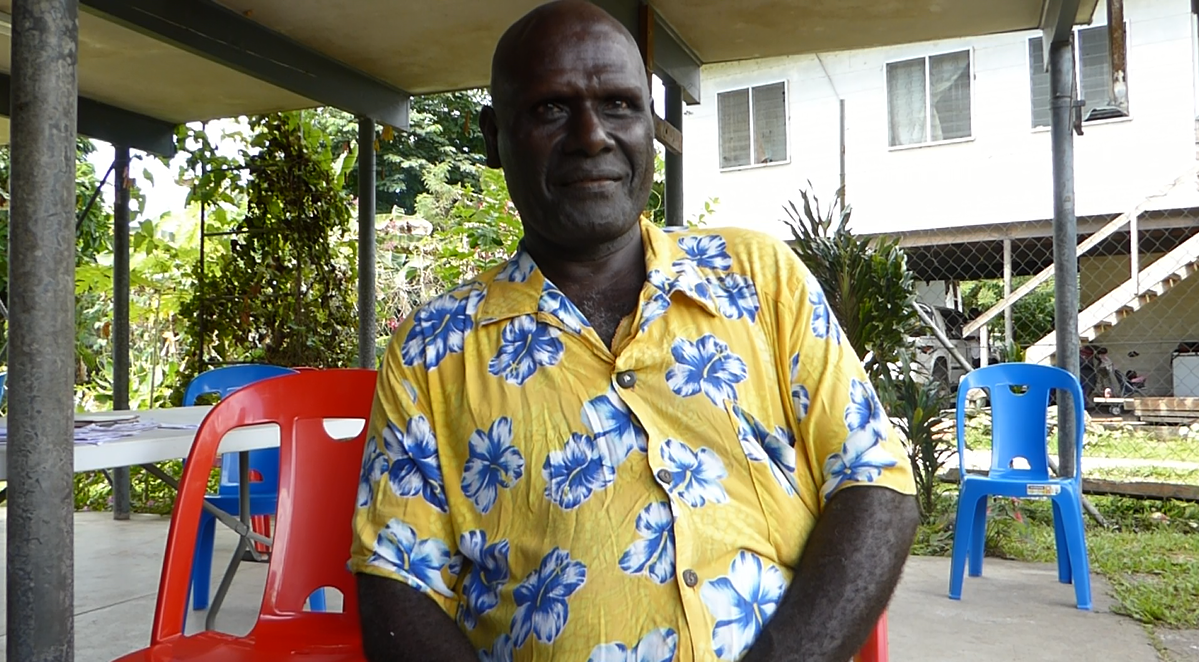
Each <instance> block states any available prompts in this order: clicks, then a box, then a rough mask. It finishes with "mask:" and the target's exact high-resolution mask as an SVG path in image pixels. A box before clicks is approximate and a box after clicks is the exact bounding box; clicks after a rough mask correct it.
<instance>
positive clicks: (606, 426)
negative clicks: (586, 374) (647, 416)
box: [583, 390, 648, 466]
mask: <svg viewBox="0 0 1199 662" xmlns="http://www.w3.org/2000/svg"><path fill="white" fill-rule="evenodd" d="M583 425H584V426H586V427H587V430H588V431H590V432H591V438H592V439H594V440H595V443H596V444H600V445H603V446H606V447H607V450H606V451H605V453H606V454H607V455H608V457H611V458H612V464H613V465H614V466H620V464H621V463H622V462H624V460H625V458H627V457H628V456H629V454H630V453H632V452H633V451H635V450H638V451H641V452H642V453H644V452H645V451H646V446H647V443H648V439H647V437H646V434H645V429H644V428H642V427H641V424H639V423H638V422H637V420H636V419H635V418H633V412H632V411H630V410H629V407H628V405H626V404H625V403H624V400H621V399H620V396H618V395H617V394H616V392H615V391H613V390H610V391H608V392H607V393H605V394H604V395H601V396H599V397H598V398H593V399H591V400H588V401H587V402H586V404H584V405H583Z"/></svg>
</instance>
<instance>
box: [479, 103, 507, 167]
mask: <svg viewBox="0 0 1199 662" xmlns="http://www.w3.org/2000/svg"><path fill="white" fill-rule="evenodd" d="M479 129H480V130H482V131H483V143H484V144H485V145H486V146H487V167H488V168H503V167H504V165H503V164H502V163H500V142H499V140H500V137H499V127H498V126H497V125H496V117H495V108H492V107H491V106H483V110H482V111H481V112H480V113H479Z"/></svg>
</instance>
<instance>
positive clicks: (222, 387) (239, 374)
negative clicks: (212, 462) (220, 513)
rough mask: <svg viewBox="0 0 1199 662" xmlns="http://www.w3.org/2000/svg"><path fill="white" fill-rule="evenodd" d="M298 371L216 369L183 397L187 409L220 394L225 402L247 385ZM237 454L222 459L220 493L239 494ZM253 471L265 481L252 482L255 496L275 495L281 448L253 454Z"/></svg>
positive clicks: (249, 367)
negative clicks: (198, 400)
mask: <svg viewBox="0 0 1199 662" xmlns="http://www.w3.org/2000/svg"><path fill="white" fill-rule="evenodd" d="M294 374H296V371H295V370H292V369H291V368H284V367H281V366H277V365H262V364H246V365H232V366H226V367H224V368H216V369H214V370H209V371H208V372H205V373H201V374H199V375H197V376H196V378H195V379H193V380H192V381H191V383H190V384H188V385H187V391H186V392H185V393H184V395H183V404H184V406H191V405H194V404H196V400H197V399H198V398H199V397H200V396H202V395H209V394H216V395H217V396H219V397H221V398H222V399H223V398H225V397H227V396H228V395H229V394H230V393H232V392H234V391H236V390H237V389H239V388H242V387H243V386H248V385H250V384H253V383H254V382H258V381H262V380H264V379H270V378H271V377H279V376H282V375H294ZM237 457H238V455H237V453H225V454H224V455H223V456H221V482H220V487H219V488H218V490H217V493H218V494H233V495H236V494H237V486H238V482H239V476H240V474H239V471H238V461H237ZM250 471H257V472H258V473H259V474H261V475H262V480H261V481H260V482H259V481H255V482H251V483H250V493H251V494H258V493H263V494H273V493H275V492H277V491H278V489H279V449H277V448H271V449H265V450H260V451H254V452H252V453H250Z"/></svg>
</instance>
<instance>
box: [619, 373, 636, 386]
mask: <svg viewBox="0 0 1199 662" xmlns="http://www.w3.org/2000/svg"><path fill="white" fill-rule="evenodd" d="M616 383H617V384H619V385H620V388H633V385H634V384H636V383H637V373H635V372H633V371H632V370H625V371H624V372H620V373H617V374H616Z"/></svg>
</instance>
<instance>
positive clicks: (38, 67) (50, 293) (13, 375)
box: [5, 0, 79, 662]
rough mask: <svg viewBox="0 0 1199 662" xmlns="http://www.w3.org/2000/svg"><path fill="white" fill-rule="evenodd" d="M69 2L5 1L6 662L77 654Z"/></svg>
mask: <svg viewBox="0 0 1199 662" xmlns="http://www.w3.org/2000/svg"><path fill="white" fill-rule="evenodd" d="M78 44H79V25H78V3H77V0H16V1H15V2H13V5H12V46H11V57H12V91H11V94H12V120H11V121H12V123H11V125H10V132H11V141H12V157H11V158H12V161H11V175H10V177H11V181H10V184H11V189H10V193H11V199H10V205H11V206H10V216H9V222H10V225H9V236H8V241H9V244H8V250H9V253H8V254H9V256H10V257H11V259H10V260H9V266H8V269H9V311H10V313H11V321H10V326H9V361H10V362H9V366H8V367H9V377H8V378H9V381H8V481H9V483H8V488H9V494H8V525H7V530H8V531H7V537H8V559H7V579H8V584H7V595H6V599H7V609H6V614H7V631H6V632H7V635H8V636H7V642H6V646H5V647H6V653H7V658H8V659H9V660H20V661H21V662H71V661H72V660H74V657H75V626H74V620H73V618H72V613H73V610H74V606H75V584H74V564H75V525H74V519H73V517H74V499H73V491H74V451H75V448H74V446H75V444H74V440H73V438H74V427H75V423H74V418H75V417H74V413H73V412H74V411H75V406H74V404H75V402H74V387H75V384H74V382H75V361H74V359H75V278H74V272H75V126H76V121H77V111H76V99H77V97H78V78H77V73H76V61H77V53H78Z"/></svg>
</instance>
